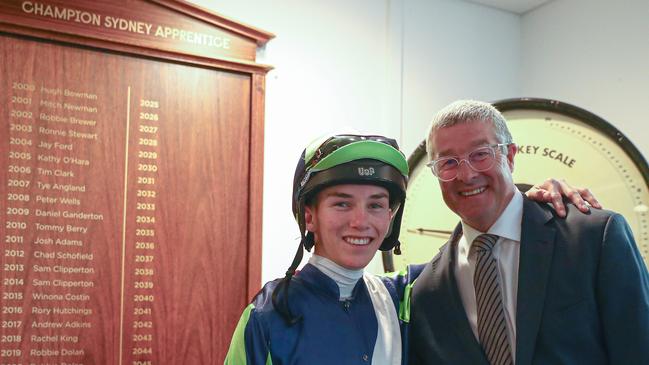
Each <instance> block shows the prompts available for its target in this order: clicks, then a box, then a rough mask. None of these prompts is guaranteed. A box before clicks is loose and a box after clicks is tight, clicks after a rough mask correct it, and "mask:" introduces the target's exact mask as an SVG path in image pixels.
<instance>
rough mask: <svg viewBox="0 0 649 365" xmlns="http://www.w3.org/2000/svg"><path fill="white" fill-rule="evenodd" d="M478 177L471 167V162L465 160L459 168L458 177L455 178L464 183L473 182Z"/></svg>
mask: <svg viewBox="0 0 649 365" xmlns="http://www.w3.org/2000/svg"><path fill="white" fill-rule="evenodd" d="M476 175H477V172H476V171H475V170H474V169H473V168H472V167H471V165H469V161H467V160H465V159H463V160H461V161H460V163H459V164H458V166H457V176H456V177H455V178H456V179H458V180H460V181H462V182H468V181H471V180H472V179H473V178H474V177H475V176H476Z"/></svg>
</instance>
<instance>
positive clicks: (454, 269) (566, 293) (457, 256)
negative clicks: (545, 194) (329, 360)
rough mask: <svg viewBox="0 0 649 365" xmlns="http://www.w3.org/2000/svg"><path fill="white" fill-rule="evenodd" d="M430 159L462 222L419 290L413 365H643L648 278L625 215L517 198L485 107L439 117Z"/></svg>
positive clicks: (506, 145) (510, 148) (648, 328)
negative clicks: (559, 210) (560, 209)
mask: <svg viewBox="0 0 649 365" xmlns="http://www.w3.org/2000/svg"><path fill="white" fill-rule="evenodd" d="M427 151H428V156H429V158H430V161H431V162H430V163H429V166H430V167H431V169H432V170H433V173H434V174H435V176H437V178H438V180H439V183H440V186H441V190H442V194H443V197H444V201H445V202H446V204H447V205H448V206H449V208H450V209H451V210H453V211H454V212H455V213H456V214H457V215H458V216H459V217H460V219H461V223H460V224H459V225H458V226H457V228H456V230H455V232H454V234H453V236H452V237H451V239H450V240H449V242H448V243H447V244H446V245H445V246H444V247H442V249H441V250H440V253H439V254H438V255H437V256H436V257H435V258H433V260H432V261H431V262H430V263H429V264H427V265H426V268H425V269H424V271H423V272H422V273H421V275H420V276H419V278H418V279H417V281H416V282H415V284H414V287H413V290H412V307H411V333H410V339H411V344H410V356H411V357H410V359H411V363H413V364H462V365H464V364H467V365H469V364H470V365H480V364H485V365H486V364H491V365H506V364H514V363H515V364H516V365H528V364H589V365H597V364H620V365H623V364H649V275H648V274H647V268H646V266H645V264H644V263H643V261H642V258H641V257H640V254H639V252H638V249H637V247H636V245H635V242H634V239H633V235H632V233H631V230H630V228H629V226H628V225H627V224H626V222H625V220H624V218H623V217H622V216H620V215H619V214H616V213H613V212H610V211H605V210H593V211H592V212H590V213H589V214H584V213H581V212H579V211H578V210H577V209H575V207H574V206H568V208H567V210H568V212H567V216H566V218H565V219H563V218H559V217H557V216H556V213H555V212H554V211H553V210H552V209H549V208H548V206H547V205H545V204H540V203H535V202H532V201H530V200H527V199H526V198H525V197H523V196H522V195H521V194H520V193H518V191H517V189H516V187H515V186H514V183H513V180H512V171H513V169H514V157H515V156H516V151H517V149H516V145H515V144H514V143H513V141H512V137H511V134H510V133H509V130H508V129H507V125H506V124H505V120H504V118H503V116H502V115H501V114H500V113H499V112H498V111H497V110H496V109H495V108H493V107H492V106H491V105H490V104H487V103H482V102H476V101H459V102H455V103H453V104H451V105H449V106H447V107H446V108H444V109H443V110H441V111H440V112H439V113H438V114H437V115H436V117H435V118H434V120H433V123H432V126H431V129H430V133H429V136H428V140H427Z"/></svg>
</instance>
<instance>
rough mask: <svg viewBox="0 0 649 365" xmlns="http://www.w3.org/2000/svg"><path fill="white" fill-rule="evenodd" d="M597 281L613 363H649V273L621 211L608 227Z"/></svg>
mask: <svg viewBox="0 0 649 365" xmlns="http://www.w3.org/2000/svg"><path fill="white" fill-rule="evenodd" d="M597 280H598V293H597V295H598V302H599V305H600V309H599V310H600V317H601V319H602V324H603V327H604V333H605V336H606V338H605V341H606V348H607V351H608V355H609V360H610V364H619V365H623V364H649V274H647V267H646V266H645V263H644V261H643V259H642V257H641V256H640V252H639V250H638V248H637V246H636V243H635V240H634V238H633V234H632V232H631V229H630V228H629V225H628V224H627V223H626V221H625V220H624V218H623V217H622V216H621V215H619V214H615V215H613V216H611V218H610V219H609V220H608V222H607V224H606V227H605V229H604V239H603V244H602V253H601V256H600V263H599V272H598V278H597Z"/></svg>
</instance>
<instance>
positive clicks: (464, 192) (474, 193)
mask: <svg viewBox="0 0 649 365" xmlns="http://www.w3.org/2000/svg"><path fill="white" fill-rule="evenodd" d="M483 191H485V188H484V187H482V188H477V189H473V190H470V191H461V192H460V195H462V196H472V195H476V194H480V193H482V192H483Z"/></svg>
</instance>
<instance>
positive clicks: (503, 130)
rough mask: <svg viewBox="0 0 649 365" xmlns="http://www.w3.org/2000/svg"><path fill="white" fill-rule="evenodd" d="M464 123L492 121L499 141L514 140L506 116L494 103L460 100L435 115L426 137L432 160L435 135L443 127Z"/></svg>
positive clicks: (429, 156) (427, 151)
mask: <svg viewBox="0 0 649 365" xmlns="http://www.w3.org/2000/svg"><path fill="white" fill-rule="evenodd" d="M463 123H490V124H491V125H492V126H493V128H494V133H495V135H496V139H497V140H498V143H512V142H513V139H512V135H511V133H510V132H509V129H508V128H507V123H506V121H505V117H504V116H503V115H502V114H501V113H500V112H499V111H498V109H496V108H494V106H493V105H491V104H489V103H485V102H482V101H476V100H458V101H455V102H453V103H451V104H449V105H447V106H446V107H444V108H443V109H442V110H440V111H439V112H437V114H435V116H434V117H433V121H432V122H431V124H430V128H429V130H428V138H426V153H427V154H428V158H429V159H430V160H433V154H434V152H435V150H434V146H433V142H432V140H433V135H434V134H435V133H436V132H437V131H438V130H440V129H442V128H447V127H452V126H454V125H456V124H463Z"/></svg>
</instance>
